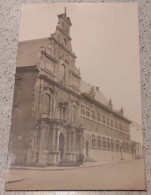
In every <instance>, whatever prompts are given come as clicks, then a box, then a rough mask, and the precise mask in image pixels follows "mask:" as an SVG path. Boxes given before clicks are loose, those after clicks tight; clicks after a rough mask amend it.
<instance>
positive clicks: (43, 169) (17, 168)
mask: <svg viewBox="0 0 151 195" xmlns="http://www.w3.org/2000/svg"><path fill="white" fill-rule="evenodd" d="M137 160H138V159H137ZM137 160H121V161H116V162H106V163H98V164H93V165H82V166H78V167H67V168H66V167H63V168H54V169H53V168H47V167H45V168H40V167H39V168H38V167H33V168H32V167H30V168H29V167H13V166H12V167H10V169H13V170H32V171H33V170H38V171H62V170H72V169H82V168H89V167H96V166H100V165H109V164H116V163H123V162H134V161H137ZM139 160H140V159H139Z"/></svg>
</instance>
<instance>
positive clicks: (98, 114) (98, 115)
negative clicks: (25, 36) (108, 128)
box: [97, 113, 101, 122]
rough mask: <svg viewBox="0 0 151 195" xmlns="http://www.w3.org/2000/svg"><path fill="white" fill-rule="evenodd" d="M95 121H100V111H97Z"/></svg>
mask: <svg viewBox="0 0 151 195" xmlns="http://www.w3.org/2000/svg"><path fill="white" fill-rule="evenodd" d="M97 121H98V122H100V121H101V117H100V113H97Z"/></svg>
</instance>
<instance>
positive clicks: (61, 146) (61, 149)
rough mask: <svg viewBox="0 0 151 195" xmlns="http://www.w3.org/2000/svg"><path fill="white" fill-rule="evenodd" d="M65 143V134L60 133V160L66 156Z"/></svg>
mask: <svg viewBox="0 0 151 195" xmlns="http://www.w3.org/2000/svg"><path fill="white" fill-rule="evenodd" d="M64 144H65V140H64V135H63V134H62V133H61V134H60V135H59V151H60V160H62V159H63V156H64Z"/></svg>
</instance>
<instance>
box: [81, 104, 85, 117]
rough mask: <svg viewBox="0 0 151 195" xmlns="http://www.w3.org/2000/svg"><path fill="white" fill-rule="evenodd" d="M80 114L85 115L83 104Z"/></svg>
mask: <svg viewBox="0 0 151 195" xmlns="http://www.w3.org/2000/svg"><path fill="white" fill-rule="evenodd" d="M81 114H82V115H83V116H85V106H84V105H83V104H82V105H81Z"/></svg>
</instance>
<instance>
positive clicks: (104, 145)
mask: <svg viewBox="0 0 151 195" xmlns="http://www.w3.org/2000/svg"><path fill="white" fill-rule="evenodd" d="M103 148H106V138H105V137H103Z"/></svg>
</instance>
